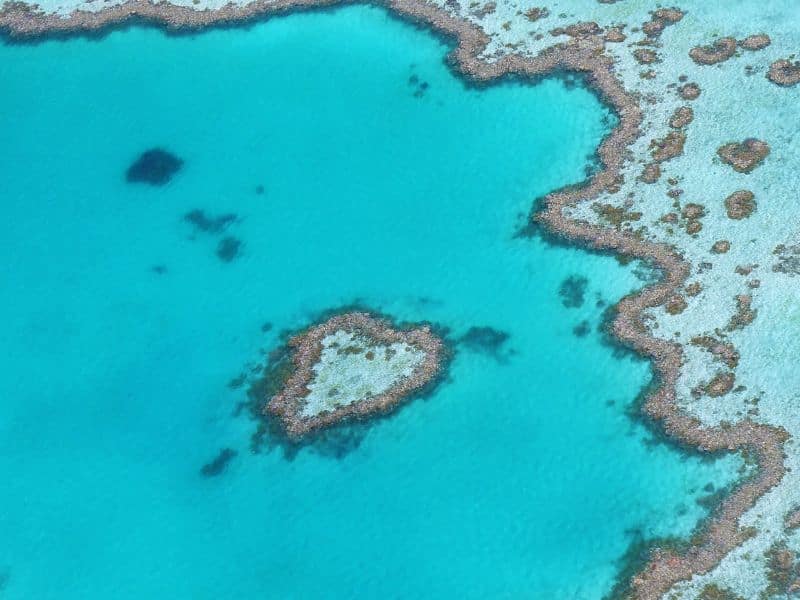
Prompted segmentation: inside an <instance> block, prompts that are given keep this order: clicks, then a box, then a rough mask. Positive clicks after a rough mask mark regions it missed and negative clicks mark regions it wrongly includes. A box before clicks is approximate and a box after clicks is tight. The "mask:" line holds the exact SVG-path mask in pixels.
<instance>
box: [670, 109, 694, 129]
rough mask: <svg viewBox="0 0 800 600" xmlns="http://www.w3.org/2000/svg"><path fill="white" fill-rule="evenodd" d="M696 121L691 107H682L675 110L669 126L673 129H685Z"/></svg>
mask: <svg viewBox="0 0 800 600" xmlns="http://www.w3.org/2000/svg"><path fill="white" fill-rule="evenodd" d="M693 120H694V111H693V110H692V109H691V107H689V106H680V107H678V108H676V109H675V112H674V113H672V116H671V117H670V119H669V126H670V127H672V128H673V129H683V128H684V127H686V126H687V125H688V124H689V123H691V122H692V121H693Z"/></svg>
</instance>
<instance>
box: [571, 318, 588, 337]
mask: <svg viewBox="0 0 800 600" xmlns="http://www.w3.org/2000/svg"><path fill="white" fill-rule="evenodd" d="M591 330H592V328H591V326H590V325H589V321H586V320H584V321H581V322H580V323H578V324H577V325H575V327H573V328H572V333H573V335H575V337H579V338H584V337H586V336H587V335H589V332H590V331H591Z"/></svg>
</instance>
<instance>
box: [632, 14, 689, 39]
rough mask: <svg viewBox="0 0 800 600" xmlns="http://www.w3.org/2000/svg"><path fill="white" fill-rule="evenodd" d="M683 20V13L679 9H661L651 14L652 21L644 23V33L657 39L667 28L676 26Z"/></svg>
mask: <svg viewBox="0 0 800 600" xmlns="http://www.w3.org/2000/svg"><path fill="white" fill-rule="evenodd" d="M682 18H683V11H681V10H679V9H677V8H660V9H658V10H656V11H654V12H652V13H650V20H649V21H646V22H644V23H642V31H644V33H645V35H647V37H650V38H657V37H658V36H660V35H661V33H662V32H663V31H664V29H665V28H666V27H669V26H670V25H674V24H675V23H677V22H678V21H680V20H681V19H682Z"/></svg>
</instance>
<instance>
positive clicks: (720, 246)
mask: <svg viewBox="0 0 800 600" xmlns="http://www.w3.org/2000/svg"><path fill="white" fill-rule="evenodd" d="M730 249H731V243H730V242H729V241H728V240H717V241H716V242H714V244H713V245H712V246H711V252H713V253H714V254H725V253H726V252H727V251H728V250H730Z"/></svg>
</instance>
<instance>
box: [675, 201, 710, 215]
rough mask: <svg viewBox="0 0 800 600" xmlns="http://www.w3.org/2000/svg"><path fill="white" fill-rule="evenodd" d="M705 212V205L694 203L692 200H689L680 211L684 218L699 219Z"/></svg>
mask: <svg viewBox="0 0 800 600" xmlns="http://www.w3.org/2000/svg"><path fill="white" fill-rule="evenodd" d="M705 214H706V209H705V207H704V206H703V205H702V204H696V203H694V202H689V203H688V204H687V205H686V206H684V207H683V210H682V211H681V216H683V218H684V219H699V218H700V217H702V216H704V215H705Z"/></svg>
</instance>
